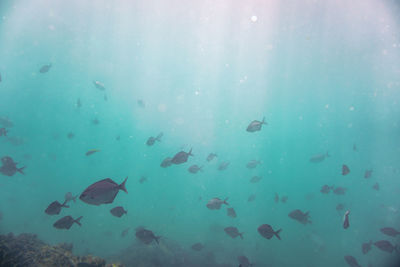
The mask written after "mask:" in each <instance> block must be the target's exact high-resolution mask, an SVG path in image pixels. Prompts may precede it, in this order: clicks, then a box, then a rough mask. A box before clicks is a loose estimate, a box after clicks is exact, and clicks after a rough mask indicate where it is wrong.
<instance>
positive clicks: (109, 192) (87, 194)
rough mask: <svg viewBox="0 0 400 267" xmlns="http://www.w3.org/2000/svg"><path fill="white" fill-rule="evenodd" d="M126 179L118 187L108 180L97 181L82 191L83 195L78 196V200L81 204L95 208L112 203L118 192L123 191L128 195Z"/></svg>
mask: <svg viewBox="0 0 400 267" xmlns="http://www.w3.org/2000/svg"><path fill="white" fill-rule="evenodd" d="M127 179H128V177H126V178H125V180H124V181H123V182H122V183H121V184H120V185H118V184H117V183H116V182H114V181H113V180H111V179H110V178H106V179H103V180H101V181H98V182H96V183H94V184H92V185H90V186H89V187H88V188H86V189H85V191H83V193H82V194H81V195H80V197H79V199H80V200H82V201H83V202H86V203H88V204H91V205H96V206H98V205H101V204H108V203H112V202H113V201H114V198H115V197H116V196H117V194H118V192H119V190H123V191H125V193H128V191H127V190H126V187H125V183H126V180H127Z"/></svg>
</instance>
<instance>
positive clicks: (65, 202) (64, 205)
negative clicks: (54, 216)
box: [61, 200, 69, 208]
mask: <svg viewBox="0 0 400 267" xmlns="http://www.w3.org/2000/svg"><path fill="white" fill-rule="evenodd" d="M67 202H68V200H65V201H64V203H62V205H61V207H64V208H69V206H68V205H67Z"/></svg>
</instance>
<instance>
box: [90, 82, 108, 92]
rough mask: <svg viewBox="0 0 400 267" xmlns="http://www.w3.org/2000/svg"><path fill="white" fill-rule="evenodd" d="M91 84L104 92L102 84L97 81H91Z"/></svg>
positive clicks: (104, 88)
mask: <svg viewBox="0 0 400 267" xmlns="http://www.w3.org/2000/svg"><path fill="white" fill-rule="evenodd" d="M93 84H94V86H95V87H96V88H97V89H99V90H102V91H104V90H106V87H105V86H104V84H102V83H101V82H99V81H93Z"/></svg>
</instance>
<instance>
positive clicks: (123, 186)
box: [118, 176, 128, 193]
mask: <svg viewBox="0 0 400 267" xmlns="http://www.w3.org/2000/svg"><path fill="white" fill-rule="evenodd" d="M126 180H128V176H126V178H125V180H124V181H123V182H122V184H120V185H119V186H118V188H119V189H121V190H123V191H124V192H125V193H128V191H127V190H126V187H125V183H126Z"/></svg>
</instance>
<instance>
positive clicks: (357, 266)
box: [344, 255, 361, 267]
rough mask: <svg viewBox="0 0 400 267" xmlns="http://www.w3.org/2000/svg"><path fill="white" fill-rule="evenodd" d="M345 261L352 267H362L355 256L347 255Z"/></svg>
mask: <svg viewBox="0 0 400 267" xmlns="http://www.w3.org/2000/svg"><path fill="white" fill-rule="evenodd" d="M344 259H345V261H346V262H347V264H348V265H349V266H350V267H361V265H360V264H358V262H357V260H356V259H355V258H354V257H353V256H350V255H346V256H344Z"/></svg>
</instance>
